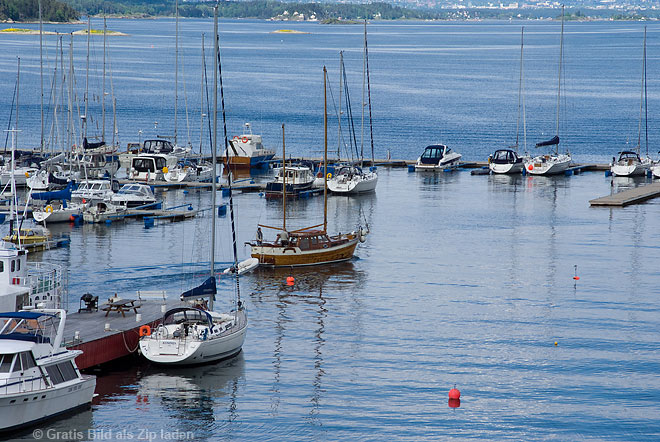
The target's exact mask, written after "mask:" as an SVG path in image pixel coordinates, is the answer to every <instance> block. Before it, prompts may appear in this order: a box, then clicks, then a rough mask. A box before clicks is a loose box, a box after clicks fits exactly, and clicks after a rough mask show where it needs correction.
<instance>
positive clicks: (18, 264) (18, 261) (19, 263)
mask: <svg viewBox="0 0 660 442" xmlns="http://www.w3.org/2000/svg"><path fill="white" fill-rule="evenodd" d="M16 271H17V272H20V271H21V260H20V259H17V260H16Z"/></svg>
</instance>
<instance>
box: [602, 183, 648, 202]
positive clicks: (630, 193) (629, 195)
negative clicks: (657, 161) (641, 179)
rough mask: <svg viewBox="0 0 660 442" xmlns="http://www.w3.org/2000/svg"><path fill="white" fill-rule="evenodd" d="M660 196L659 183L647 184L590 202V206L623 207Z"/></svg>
mask: <svg viewBox="0 0 660 442" xmlns="http://www.w3.org/2000/svg"><path fill="white" fill-rule="evenodd" d="M658 196H660V183H652V184H647V185H645V186H639V187H635V188H634V189H628V190H624V191H623V192H618V193H615V194H613V195H607V196H603V197H600V198H596V199H594V200H590V201H589V204H590V205H591V206H604V207H624V206H628V205H630V204H638V203H641V202H644V201H646V200H649V199H652V198H656V197H658Z"/></svg>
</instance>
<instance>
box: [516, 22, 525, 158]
mask: <svg viewBox="0 0 660 442" xmlns="http://www.w3.org/2000/svg"><path fill="white" fill-rule="evenodd" d="M524 34H525V27H524V26H523V27H522V29H521V30H520V78H519V79H518V120H517V121H516V144H515V149H516V153H518V142H519V137H520V117H521V113H522V80H523V38H524Z"/></svg>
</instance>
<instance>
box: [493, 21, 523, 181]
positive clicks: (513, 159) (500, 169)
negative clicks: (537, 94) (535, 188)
mask: <svg viewBox="0 0 660 442" xmlns="http://www.w3.org/2000/svg"><path fill="white" fill-rule="evenodd" d="M524 34H525V27H524V26H523V27H522V29H521V31H520V78H519V80H518V121H517V122H516V144H514V145H513V146H511V147H508V148H506V149H497V150H496V151H495V152H494V153H493V154H492V155H490V156H489V157H488V168H489V169H490V171H491V172H492V173H497V174H514V173H521V172H522V171H523V166H524V159H523V157H522V156H520V155H518V146H519V143H518V142H519V137H520V119H521V118H520V117H521V115H522V124H523V134H524V136H523V140H524V141H523V144H524V145H525V148H527V127H526V124H525V123H526V122H525V100H524V96H523V41H524V40H523V38H524Z"/></svg>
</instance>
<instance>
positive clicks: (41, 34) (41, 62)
mask: <svg viewBox="0 0 660 442" xmlns="http://www.w3.org/2000/svg"><path fill="white" fill-rule="evenodd" d="M41 11H42V7H41V0H39V72H40V74H39V77H40V80H41V152H43V151H44V52H43V51H44V50H43V47H44V43H43V38H44V30H43V25H44V21H43V16H42V14H41Z"/></svg>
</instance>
